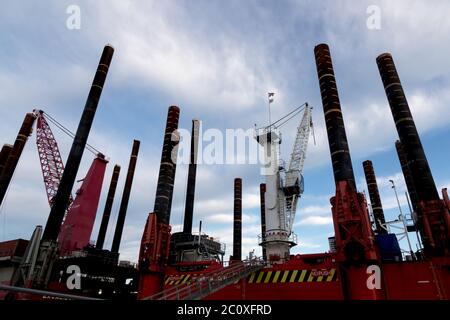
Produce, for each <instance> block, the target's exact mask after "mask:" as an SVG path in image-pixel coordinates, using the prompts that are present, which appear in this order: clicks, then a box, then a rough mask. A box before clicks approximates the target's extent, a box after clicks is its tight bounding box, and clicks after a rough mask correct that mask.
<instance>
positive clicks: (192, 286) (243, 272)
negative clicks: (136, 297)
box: [144, 260, 265, 300]
mask: <svg viewBox="0 0 450 320" xmlns="http://www.w3.org/2000/svg"><path fill="white" fill-rule="evenodd" d="M264 266H265V262H264V261H261V260H244V261H238V262H234V263H232V264H231V265H230V266H228V267H225V268H223V269H220V270H218V271H213V272H211V273H206V274H204V275H203V276H201V277H199V278H197V279H195V280H194V281H192V282H191V283H189V284H179V285H176V286H173V287H170V288H168V289H166V290H163V291H161V292H159V293H157V294H155V295H153V296H150V297H147V298H144V300H200V299H202V298H204V297H206V296H208V295H210V294H212V293H214V292H216V291H219V290H220V289H223V288H225V287H226V286H228V285H230V284H232V283H234V282H237V281H239V280H240V279H243V278H246V277H247V276H248V275H249V274H251V273H252V272H255V271H258V270H260V269H262V268H263V267H264Z"/></svg>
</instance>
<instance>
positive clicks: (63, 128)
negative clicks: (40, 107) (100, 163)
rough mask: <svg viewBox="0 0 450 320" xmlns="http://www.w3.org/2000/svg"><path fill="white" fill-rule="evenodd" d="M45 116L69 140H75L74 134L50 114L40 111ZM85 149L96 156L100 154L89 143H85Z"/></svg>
mask: <svg viewBox="0 0 450 320" xmlns="http://www.w3.org/2000/svg"><path fill="white" fill-rule="evenodd" d="M42 112H43V113H44V114H45V116H46V119H48V120H49V121H50V122H51V123H53V124H54V125H55V126H56V127H58V128H59V129H60V130H61V131H62V132H64V133H65V134H67V135H68V136H69V137H71V138H75V134H74V133H73V132H72V131H70V130H69V129H67V128H66V127H65V126H64V125H62V124H61V123H59V122H58V121H57V120H56V119H55V118H53V117H52V116H51V115H50V114H48V113H47V112H45V111H42ZM86 149H87V150H88V151H89V152H91V153H93V154H94V155H97V154H99V153H101V152H100V151H99V150H98V149H96V148H94V147H93V146H92V145H90V144H89V143H87V142H86Z"/></svg>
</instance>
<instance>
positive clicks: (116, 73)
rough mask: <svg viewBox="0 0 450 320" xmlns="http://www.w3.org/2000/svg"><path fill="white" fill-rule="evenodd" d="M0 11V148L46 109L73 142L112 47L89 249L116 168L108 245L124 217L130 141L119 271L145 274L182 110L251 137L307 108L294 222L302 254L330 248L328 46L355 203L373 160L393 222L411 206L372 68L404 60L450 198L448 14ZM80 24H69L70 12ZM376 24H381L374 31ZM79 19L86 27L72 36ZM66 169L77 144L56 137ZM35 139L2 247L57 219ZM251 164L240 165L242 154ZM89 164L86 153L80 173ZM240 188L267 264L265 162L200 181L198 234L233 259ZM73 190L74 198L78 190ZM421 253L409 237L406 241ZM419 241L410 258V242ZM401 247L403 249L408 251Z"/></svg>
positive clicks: (303, 7)
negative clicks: (174, 116)
mask: <svg viewBox="0 0 450 320" xmlns="http://www.w3.org/2000/svg"><path fill="white" fill-rule="evenodd" d="M4 7H5V9H4V10H1V11H0V30H1V32H0V61H1V63H0V88H1V89H0V119H2V123H1V125H0V137H1V138H2V140H1V141H0V142H1V143H13V141H14V139H15V136H16V135H17V131H18V129H19V127H20V124H21V122H22V120H23V117H24V115H25V113H26V112H30V111H31V110H33V109H34V108H39V109H42V110H44V111H46V112H47V113H49V114H50V115H52V116H53V117H54V118H55V119H57V120H58V121H59V122H60V123H63V124H64V125H65V126H66V127H67V128H69V129H71V130H72V131H75V130H76V128H77V125H78V121H79V119H80V116H81V113H82V110H83V107H84V104H85V101H86V97H87V94H88V91H89V88H90V85H91V82H92V79H93V76H94V73H95V70H96V67H97V63H98V60H99V57H100V54H101V51H102V48H103V46H104V45H105V44H108V43H110V44H112V45H113V47H114V48H115V53H114V57H113V60H112V63H111V67H110V71H109V74H108V77H107V79H106V84H105V86H104V90H103V93H102V96H101V99H100V103H99V107H98V110H97V113H96V116H95V120H94V124H93V127H92V130H91V133H90V136H89V141H88V142H89V143H90V144H91V145H93V146H94V147H96V148H97V149H99V150H101V151H102V152H103V153H104V154H106V155H107V157H108V158H109V164H108V167H107V171H106V174H105V179H104V183H103V190H102V195H101V200H100V204H99V209H98V212H97V219H96V223H95V226H94V230H93V233H92V236H91V238H92V240H95V239H96V237H97V232H98V228H99V225H100V219H101V213H102V211H103V208H104V203H105V198H106V193H107V189H108V186H109V181H110V177H111V174H112V168H113V166H114V164H119V165H121V166H122V173H121V176H120V179H119V184H118V189H117V193H116V198H115V202H114V205H113V212H112V218H111V221H110V224H109V227H108V233H107V237H106V244H105V247H106V248H109V247H110V245H111V242H112V237H113V232H114V226H115V220H116V218H117V212H118V208H119V204H120V197H121V194H122V189H123V185H124V180H125V172H126V168H127V165H128V159H129V153H130V151H131V146H132V141H133V139H138V140H140V141H141V149H140V154H139V158H138V161H137V167H136V173H135V177H134V184H133V187H132V191H131V198H130V202H129V205H128V213H127V217H126V223H125V228H124V233H123V237H122V243H121V248H120V252H121V260H130V261H134V262H136V261H137V257H138V251H139V243H140V239H141V236H142V232H143V229H144V225H145V221H146V218H147V214H148V213H149V212H151V211H152V210H153V206H154V198H155V189H156V182H157V176H158V168H159V160H160V156H161V148H162V139H163V130H164V126H165V119H166V115H167V108H168V107H169V106H171V105H177V106H179V107H180V108H181V116H180V124H179V127H180V128H182V129H185V130H190V127H191V120H192V119H194V118H196V119H201V120H202V126H203V130H205V131H206V130H207V129H217V130H219V131H220V132H225V130H226V129H243V130H247V129H249V128H252V127H253V126H254V124H257V125H259V126H262V125H266V124H267V121H268V110H267V93H268V92H274V93H275V100H274V102H273V103H272V105H271V116H272V119H277V118H280V117H282V116H283V115H285V114H286V113H287V112H289V111H290V110H292V109H293V108H295V107H297V106H300V105H301V104H302V103H304V102H308V103H309V104H310V105H311V106H313V108H314V109H313V122H314V129H315V140H316V144H314V143H313V139H310V143H309V145H308V150H307V156H306V162H305V167H304V178H305V191H304V194H303V195H302V198H301V200H300V201H299V205H298V209H297V214H296V218H295V223H294V231H295V233H296V234H297V235H298V239H299V244H298V246H296V247H294V248H293V249H292V252H293V253H313V252H326V251H328V249H329V248H328V237H330V236H332V235H333V234H334V231H333V224H332V218H331V208H330V202H329V198H330V197H331V196H333V194H334V192H335V187H334V180H333V175H332V169H331V159H330V154H329V149H328V143H327V138H326V130H325V125H324V115H323V108H322V103H321V98H320V90H319V85H318V80H317V73H316V68H315V61H314V54H313V49H314V46H315V45H317V44H319V43H327V44H328V45H329V46H330V50H331V54H332V59H333V64H334V69H335V74H336V80H337V85H338V90H339V95H340V100H341V107H342V111H343V116H344V121H345V125H346V131H347V137H348V141H349V147H350V152H351V156H352V161H353V168H354V172H355V176H356V180H357V187H358V190H359V191H361V192H364V191H365V192H366V193H367V191H366V190H367V187H366V184H365V180H364V173H363V168H362V162H363V161H364V160H367V159H370V160H372V161H373V164H374V168H375V173H376V175H377V180H378V183H379V189H380V193H381V200H382V203H383V206H384V209H385V215H386V219H387V220H395V219H396V218H397V217H398V215H399V208H398V205H397V202H396V198H395V194H394V192H393V189H392V188H391V185H390V183H389V180H393V181H394V182H395V185H396V187H397V191H398V195H399V201H400V205H401V208H402V211H403V212H404V213H408V212H409V209H408V206H407V202H406V198H405V183H404V179H403V176H402V174H401V168H400V165H399V162H398V158H397V154H396V152H395V147H394V142H395V140H396V139H398V136H397V132H396V130H395V125H394V121H393V119H392V115H391V112H390V109H389V105H388V103H387V99H386V96H385V93H384V90H383V86H382V83H381V80H380V77H379V74H378V70H377V66H376V63H375V58H376V57H377V56H378V55H379V54H381V53H383V52H390V53H392V55H393V57H394V61H395V63H396V66H397V69H398V72H399V75H400V78H401V81H402V83H403V87H404V90H405V93H406V95H407V98H408V101H409V105H410V108H411V111H412V114H413V117H414V119H415V122H416V126H417V129H418V131H419V134H420V137H421V139H422V144H423V146H424V149H425V151H426V154H427V157H428V161H429V164H430V167H431V170H432V172H433V176H434V179H435V182H436V185H437V187H438V190H439V192H440V190H441V188H442V187H449V186H450V170H449V169H448V164H447V161H446V160H447V159H449V157H450V139H449V137H450V126H449V124H450V115H449V112H448V110H447V108H446V107H447V106H448V105H449V104H450V62H449V60H448V57H449V56H450V43H449V42H448V39H449V37H450V20H449V19H448V12H450V2H448V1H446V0H442V1H439V0H436V1H433V5H432V6H431V5H427V2H425V1H395V2H394V1H375V0H371V1H358V2H355V1H320V2H319V1H294V0H280V1H268V0H254V1H252V0H245V1H226V2H224V1H219V0H212V1H206V0H195V1H181V0H178V1H145V3H144V2H143V1H127V0H121V1H113V0H111V1H95V2H93V1H75V0H71V1H40V2H39V4H37V2H35V1H15V2H8V5H7V6H6V5H5V6H4ZM77 12H79V13H80V15H79V20H77V19H75V20H74V15H73V14H74V13H75V14H76V13H77ZM374 19H375V20H374ZM78 22H79V24H77V23H78ZM299 121H300V118H299V117H297V118H294V119H293V120H291V121H290V122H289V123H288V124H286V125H285V126H284V127H282V128H281V129H280V130H281V132H282V135H283V143H282V144H281V157H282V158H283V159H285V160H286V161H287V160H288V159H289V156H290V152H291V150H292V144H293V139H294V138H295V133H296V127H297V125H298V123H299ZM53 131H54V133H55V137H56V139H57V141H58V144H59V148H60V150H61V153H62V157H63V159H64V161H65V160H66V159H67V156H68V152H69V149H70V146H71V143H72V141H71V140H70V138H69V137H68V136H66V135H64V134H63V133H62V132H61V131H59V130H58V129H57V128H53ZM35 138H36V137H35V135H34V134H33V135H32V136H31V137H30V138H29V141H28V143H27V145H26V148H25V150H24V152H23V155H22V157H21V160H20V163H19V165H18V167H17V169H16V172H15V176H14V179H13V181H12V183H11V185H10V188H9V191H8V194H7V197H6V200H5V201H4V203H3V205H2V207H1V211H0V241H3V240H9V239H15V238H25V239H29V238H30V236H31V233H32V232H33V230H34V228H35V226H36V225H45V223H46V219H47V217H48V213H49V211H50V210H49V206H48V203H47V198H46V194H45V190H44V184H43V180H42V173H41V169H40V165H39V158H38V154H37V150H36V144H35ZM237 156H238V157H239V156H242V155H237ZM92 160H93V155H92V154H91V153H89V152H85V153H84V156H83V160H82V163H81V166H80V170H79V172H78V175H77V179H82V178H83V177H84V175H85V174H86V172H87V170H88V168H89V166H90V163H91V162H92ZM235 177H241V178H242V179H243V251H242V252H243V256H244V257H245V256H246V255H248V253H249V252H250V251H252V250H253V249H255V253H256V254H257V255H260V252H261V251H260V248H259V247H258V243H257V235H258V234H259V233H260V228H261V227H260V212H259V184H260V183H262V182H264V176H263V175H261V173H260V165H258V164H240V165H237V164H202V165H199V166H198V170H197V185H196V202H195V207H194V229H197V228H198V224H199V220H202V222H203V232H205V233H207V234H209V235H210V236H212V237H214V238H216V239H218V240H219V241H221V242H223V243H225V244H226V246H227V251H226V256H225V260H228V256H229V255H230V254H231V249H232V225H233V224H232V216H233V180H234V178H235ZM186 178H187V166H186V165H179V166H178V168H177V173H176V181H175V190H174V198H173V204H172V213H171V220H170V223H171V225H172V230H173V231H174V232H176V231H181V229H182V223H183V211H184V197H185V190H186ZM77 187H79V184H76V185H75V186H74V191H75V190H76V188H77ZM410 237H411V239H412V240H414V237H415V235H414V234H410ZM415 242H416V241H415V240H414V241H413V246H415V245H416V243H415ZM401 245H402V247H403V248H405V249H407V247H406V242H405V241H404V240H402V241H401Z"/></svg>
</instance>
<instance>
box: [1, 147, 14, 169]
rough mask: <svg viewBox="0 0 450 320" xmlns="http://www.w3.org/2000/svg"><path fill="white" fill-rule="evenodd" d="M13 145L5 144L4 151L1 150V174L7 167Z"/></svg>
mask: <svg viewBox="0 0 450 320" xmlns="http://www.w3.org/2000/svg"><path fill="white" fill-rule="evenodd" d="M12 148H13V146H12V145H11V144H6V143H5V144H4V145H3V147H2V151H0V176H1V174H2V171H3V168H4V167H5V164H6V160H8V157H9V155H10V154H11V151H12Z"/></svg>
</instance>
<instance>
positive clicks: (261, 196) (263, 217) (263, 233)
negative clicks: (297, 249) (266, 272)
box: [259, 183, 267, 261]
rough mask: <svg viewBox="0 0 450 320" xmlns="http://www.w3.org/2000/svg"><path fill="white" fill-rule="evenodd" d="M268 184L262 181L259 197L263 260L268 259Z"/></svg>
mask: <svg viewBox="0 0 450 320" xmlns="http://www.w3.org/2000/svg"><path fill="white" fill-rule="evenodd" d="M265 194H266V184H265V183H261V184H260V185H259V199H260V203H261V243H262V244H263V245H262V255H263V260H264V261H266V260H267V254H266V245H265V243H264V242H265V241H266V198H265V197H266V196H265Z"/></svg>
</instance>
